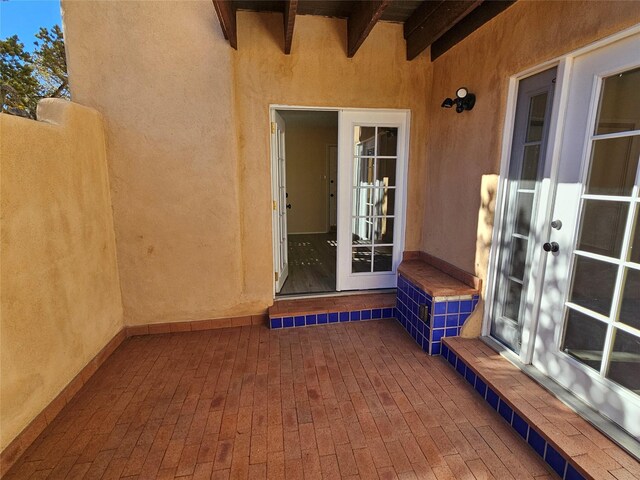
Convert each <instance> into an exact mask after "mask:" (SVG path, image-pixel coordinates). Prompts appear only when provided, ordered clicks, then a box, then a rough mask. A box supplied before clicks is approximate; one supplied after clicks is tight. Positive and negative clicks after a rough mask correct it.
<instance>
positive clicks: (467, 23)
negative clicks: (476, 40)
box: [431, 0, 516, 62]
mask: <svg viewBox="0 0 640 480" xmlns="http://www.w3.org/2000/svg"><path fill="white" fill-rule="evenodd" d="M514 3H516V2H515V0H499V1H498V0H493V1H490V2H484V3H483V4H482V5H480V6H479V7H478V8H476V9H475V10H474V11H473V12H471V13H470V14H469V15H467V16H466V17H464V18H463V19H462V20H460V22H458V23H457V24H456V25H454V26H453V27H452V28H451V29H449V30H448V31H447V32H446V33H445V34H444V35H442V36H441V37H440V38H439V39H438V40H436V41H435V42H433V44H432V45H431V61H432V62H433V61H434V60H435V59H436V58H438V57H439V56H440V55H442V54H444V53H445V52H446V51H447V50H449V49H450V48H452V47H453V46H454V45H456V44H457V43H459V42H461V41H462V40H464V39H465V38H466V37H468V36H469V35H471V34H472V33H473V32H475V31H476V30H477V29H478V28H480V27H481V26H482V25H484V24H485V23H487V22H488V21H489V20H491V19H492V18H493V17H495V16H496V15H499V14H500V13H502V12H504V11H505V10H506V9H507V8H509V7H510V6H511V5H513V4H514Z"/></svg>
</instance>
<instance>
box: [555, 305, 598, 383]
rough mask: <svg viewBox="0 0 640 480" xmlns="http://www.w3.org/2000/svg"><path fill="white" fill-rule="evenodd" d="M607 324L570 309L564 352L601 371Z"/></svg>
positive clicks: (563, 345)
mask: <svg viewBox="0 0 640 480" xmlns="http://www.w3.org/2000/svg"><path fill="white" fill-rule="evenodd" d="M606 335H607V324H606V323H604V322H601V321H599V320H596V319H595V318H591V317H589V316H587V315H584V314H582V313H580V312H576V311H575V310H571V309H569V311H568V315H567V323H566V329H565V332H564V341H563V344H562V351H563V352H565V353H566V354H568V355H571V356H572V357H574V358H576V359H577V360H579V361H580V362H582V363H584V364H585V365H588V366H590V367H591V368H594V369H595V370H600V365H601V363H602V350H603V348H604V340H605V337H606Z"/></svg>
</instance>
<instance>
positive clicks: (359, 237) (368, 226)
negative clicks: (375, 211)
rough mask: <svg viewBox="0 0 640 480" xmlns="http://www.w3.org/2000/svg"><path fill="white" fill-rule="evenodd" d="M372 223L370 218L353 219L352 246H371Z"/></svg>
mask: <svg viewBox="0 0 640 480" xmlns="http://www.w3.org/2000/svg"><path fill="white" fill-rule="evenodd" d="M373 221H374V219H373V218H372V217H355V218H354V219H353V230H352V242H353V244H354V245H371V240H372V234H373Z"/></svg>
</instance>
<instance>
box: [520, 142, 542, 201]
mask: <svg viewBox="0 0 640 480" xmlns="http://www.w3.org/2000/svg"><path fill="white" fill-rule="evenodd" d="M539 161H540V145H527V146H526V147H524V158H523V159H522V174H521V176H520V178H521V182H520V188H528V189H530V190H532V189H533V188H535V184H536V180H537V179H538V163H539Z"/></svg>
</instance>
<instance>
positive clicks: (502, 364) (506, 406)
mask: <svg viewBox="0 0 640 480" xmlns="http://www.w3.org/2000/svg"><path fill="white" fill-rule="evenodd" d="M442 356H443V357H444V358H445V359H446V360H447V361H448V362H449V364H450V365H451V366H452V367H453V368H454V369H455V370H456V371H457V372H458V373H459V374H460V375H461V376H462V377H464V379H465V380H466V381H467V382H468V383H469V384H471V386H472V387H473V388H474V389H475V390H476V392H477V393H478V394H479V395H480V396H481V397H482V398H483V399H484V400H485V401H486V402H487V403H488V404H489V405H490V406H491V407H492V408H493V409H494V410H496V411H497V412H498V413H499V414H500V415H501V416H502V417H503V419H504V420H505V421H506V422H507V423H508V424H509V425H510V426H511V427H512V428H513V429H514V430H515V431H516V432H517V433H518V434H519V435H520V436H521V437H522V438H523V439H524V440H525V441H526V442H527V443H528V444H529V446H530V447H531V448H533V450H534V451H535V452H536V453H537V454H538V455H540V457H542V458H543V459H544V461H545V462H546V463H547V464H548V465H549V466H550V467H551V469H552V470H553V471H554V472H555V473H556V474H558V476H559V477H560V478H562V479H563V480H579V479H598V480H600V479H609V480H615V479H620V478H640V463H639V462H638V461H637V460H636V459H635V458H633V457H632V456H631V455H629V454H628V453H627V452H626V451H624V450H623V449H622V448H621V447H620V446H618V445H617V444H615V443H614V442H612V441H611V440H610V439H608V438H607V437H605V436H604V435H602V434H601V433H600V432H599V431H598V430H597V429H596V428H595V427H593V426H592V425H591V424H589V423H588V422H587V421H586V420H584V419H583V418H582V417H580V416H579V415H578V414H577V413H576V412H574V411H573V410H572V409H571V408H569V407H568V406H567V405H565V404H564V403H562V402H561V401H560V400H559V399H558V398H556V397H555V396H554V395H553V394H552V393H550V392H549V391H547V390H546V389H545V388H544V387H543V386H541V385H540V384H538V383H537V382H535V381H534V380H532V379H531V378H530V377H529V376H527V375H526V374H525V373H524V372H522V371H521V370H520V369H518V367H516V366H515V365H514V364H512V363H511V362H510V361H509V360H507V359H506V358H504V357H503V356H502V355H500V354H499V353H498V352H496V351H495V350H494V349H492V348H491V347H489V346H488V345H487V344H485V343H484V342H483V341H482V340H480V339H464V338H460V337H451V338H446V339H444V340H443V348H442Z"/></svg>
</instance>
